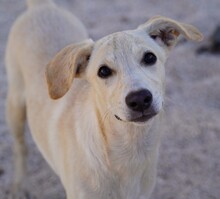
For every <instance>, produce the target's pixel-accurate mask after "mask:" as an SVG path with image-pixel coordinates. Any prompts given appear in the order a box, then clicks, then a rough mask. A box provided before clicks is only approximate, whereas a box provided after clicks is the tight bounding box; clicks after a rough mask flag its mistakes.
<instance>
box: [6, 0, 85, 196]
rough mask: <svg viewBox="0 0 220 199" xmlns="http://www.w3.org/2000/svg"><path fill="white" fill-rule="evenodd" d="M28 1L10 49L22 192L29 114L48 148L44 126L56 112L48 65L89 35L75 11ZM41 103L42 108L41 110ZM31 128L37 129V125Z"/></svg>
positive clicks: (10, 105) (10, 113) (11, 110)
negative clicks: (62, 51)
mask: <svg viewBox="0 0 220 199" xmlns="http://www.w3.org/2000/svg"><path fill="white" fill-rule="evenodd" d="M27 4H28V9H27V11H25V12H24V13H23V14H22V15H21V16H20V17H19V18H18V19H17V20H16V22H15V23H14V25H13V27H12V29H11V32H10V35H9V40H8V45H7V50H6V70H7V76H8V94H7V111H6V115H7V122H8V126H9V128H10V132H12V134H13V136H15V143H14V151H15V153H16V157H15V165H16V166H15V169H16V171H15V180H14V192H19V191H20V192H21V194H22V192H23V190H22V189H23V185H22V184H21V182H22V180H23V177H24V175H25V156H26V155H25V154H26V148H25V143H24V134H23V133H24V123H25V120H26V114H28V120H29V124H30V125H29V126H30V127H33V126H38V130H37V132H36V133H35V134H34V138H35V139H41V147H43V148H45V149H46V148H48V143H47V142H48V140H47V138H46V136H47V135H46V134H44V132H43V131H45V129H41V126H43V125H44V124H43V123H44V122H46V121H47V115H49V114H52V113H51V112H50V111H49V110H47V104H48V105H50V106H51V105H52V106H53V103H52V102H51V101H52V100H50V99H49V97H48V91H47V85H46V80H45V68H46V65H47V63H48V62H49V61H50V60H51V59H52V57H53V56H54V55H55V54H56V53H57V52H58V51H59V50H61V49H62V48H63V47H65V46H66V45H68V44H71V43H75V42H80V41H82V40H84V39H86V38H87V32H86V30H85V28H84V26H83V25H82V23H81V22H80V21H79V20H78V19H77V18H75V17H74V16H73V15H72V14H71V13H69V12H67V11H64V10H62V9H61V8H58V7H57V6H56V5H55V4H54V3H53V2H52V1H51V0H28V1H27ZM54 103H55V102H54ZM36 104H38V106H37V105H36ZM39 107H41V108H42V109H41V110H39ZM29 110H31V111H29ZM50 110H51V109H50ZM31 123H35V125H31ZM31 131H32V133H33V132H35V129H31ZM42 136H45V137H44V138H43V137H42ZM46 151H47V153H49V149H46V150H44V153H43V154H44V155H46V154H45V152H46ZM47 155H48V154H47ZM21 197H23V195H21Z"/></svg>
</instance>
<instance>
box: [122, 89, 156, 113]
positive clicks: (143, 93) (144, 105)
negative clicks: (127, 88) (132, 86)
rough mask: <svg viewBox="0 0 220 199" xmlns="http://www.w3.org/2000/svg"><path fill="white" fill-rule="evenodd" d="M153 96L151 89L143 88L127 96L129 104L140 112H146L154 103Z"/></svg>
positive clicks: (132, 108) (126, 99)
mask: <svg viewBox="0 0 220 199" xmlns="http://www.w3.org/2000/svg"><path fill="white" fill-rule="evenodd" d="M152 100H153V96H152V94H151V92H150V91H149V90H146V89H142V90H139V91H136V92H131V93H129V94H128V95H127V97H126V98H125V102H126V104H127V106H128V107H129V108H130V109H131V110H133V111H138V112H144V111H145V110H146V109H148V108H149V107H150V105H151V103H152Z"/></svg>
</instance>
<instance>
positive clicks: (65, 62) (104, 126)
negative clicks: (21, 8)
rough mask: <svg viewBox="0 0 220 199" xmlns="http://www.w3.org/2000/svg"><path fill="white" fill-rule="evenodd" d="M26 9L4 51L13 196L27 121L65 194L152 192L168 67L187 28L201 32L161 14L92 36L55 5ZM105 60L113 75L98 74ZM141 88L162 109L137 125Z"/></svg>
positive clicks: (128, 198) (131, 197)
mask: <svg viewBox="0 0 220 199" xmlns="http://www.w3.org/2000/svg"><path fill="white" fill-rule="evenodd" d="M28 6H29V9H28V10H27V11H26V12H25V13H24V14H22V15H21V16H20V17H19V18H18V19H17V21H16V22H15V24H14V25H13V28H12V30H11V33H10V36H9V41H8V46H7V52H6V65H7V74H8V83H9V89H8V96H7V119H8V125H9V128H10V131H11V132H12V133H13V135H14V137H15V144H14V146H15V149H14V151H15V154H16V157H15V178H14V186H13V195H12V198H22V197H23V198H24V197H25V194H24V192H25V185H24V182H25V178H24V176H25V172H26V169H25V156H26V155H25V154H26V148H25V145H24V137H23V132H24V122H25V119H26V117H27V120H28V124H29V127H30V131H31V133H32V136H33V138H34V141H35V142H36V144H37V146H38V148H39V150H40V151H41V153H42V154H43V156H44V158H45V159H46V160H47V162H48V163H49V164H50V166H51V167H52V168H53V170H54V171H55V172H56V174H57V175H58V176H59V177H60V179H61V182H62V184H63V186H64V188H65V191H66V194H67V198H68V199H147V198H149V196H150V194H151V192H152V190H153V187H154V184H155V176H156V164H157V155H158V148H159V143H160V132H161V130H160V128H159V123H160V116H161V112H162V106H163V100H164V87H165V75H164V64H165V62H166V59H167V56H168V54H169V51H170V49H171V47H173V46H174V44H175V43H176V41H177V38H178V36H179V35H180V34H182V35H183V36H185V37H186V38H187V39H191V40H197V41H199V40H201V39H202V35H201V33H199V31H198V30H197V29H196V28H194V27H193V26H190V25H187V24H183V23H179V22H176V21H174V20H171V19H168V18H165V17H160V16H157V17H154V18H152V19H150V20H149V21H148V22H147V23H145V24H143V25H141V26H140V27H139V28H138V29H136V30H129V31H124V32H118V33H114V34H111V35H108V36H106V37H104V38H102V39H100V40H98V41H96V42H93V41H92V40H91V39H90V40H89V39H88V35H87V33H86V30H85V28H84V26H83V25H82V24H81V22H80V21H79V20H78V19H77V18H75V17H74V16H73V15H72V14H70V13H69V12H67V11H65V10H62V9H61V8H58V7H57V6H56V5H55V4H54V3H53V2H52V1H49V0H44V1H43V0H29V1H28ZM152 38H153V39H152ZM146 51H151V52H153V53H154V54H155V55H156V57H157V62H156V63H155V64H154V65H153V66H145V65H144V64H143V63H141V60H142V57H143V54H144V53H145V52H146ZM103 65H108V66H109V67H110V68H111V69H112V70H113V74H112V76H110V77H108V78H107V79H103V78H100V77H98V70H99V68H100V66H103ZM139 89H148V90H149V91H151V93H152V95H153V102H152V109H154V111H155V113H156V114H157V115H156V116H154V117H153V118H151V119H149V120H147V121H146V122H133V121H132V119H133V117H140V116H139V115H138V114H137V113H133V112H131V111H130V110H129V108H128V107H127V105H126V103H125V98H126V96H127V95H128V93H130V92H133V91H137V90H139ZM51 98H53V99H51ZM54 99H56V100H54ZM116 116H118V118H116ZM119 118H120V119H119Z"/></svg>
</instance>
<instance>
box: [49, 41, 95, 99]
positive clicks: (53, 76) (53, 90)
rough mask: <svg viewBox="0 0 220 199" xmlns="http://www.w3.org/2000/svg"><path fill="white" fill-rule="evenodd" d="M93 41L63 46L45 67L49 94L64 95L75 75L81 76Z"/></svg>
mask: <svg viewBox="0 0 220 199" xmlns="http://www.w3.org/2000/svg"><path fill="white" fill-rule="evenodd" d="M93 45H94V42H93V41H92V40H91V39H89V40H86V41H83V42H80V43H77V44H70V45H69V46H66V47H65V48H63V49H62V50H61V51H60V52H58V53H57V54H56V56H55V57H54V58H53V59H52V61H51V62H50V63H49V64H48V65H47V67H46V73H45V74H46V79H47V85H48V91H49V95H50V97H51V98H52V99H58V98H60V97H62V96H64V95H65V93H66V92H67V91H68V90H69V88H70V86H71V85H72V82H73V79H74V78H75V77H82V76H83V74H84V71H85V69H86V67H87V65H88V62H89V57H90V55H91V53H92V49H93Z"/></svg>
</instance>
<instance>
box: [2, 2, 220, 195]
mask: <svg viewBox="0 0 220 199" xmlns="http://www.w3.org/2000/svg"><path fill="white" fill-rule="evenodd" d="M56 3H57V4H59V5H60V6H62V7H65V8H66V9H68V10H70V11H72V12H73V13H75V15H76V16H78V17H79V18H80V20H81V21H82V22H83V23H84V24H85V26H86V28H87V30H88V32H89V34H90V36H91V37H92V38H93V39H94V40H97V39H99V38H100V37H103V36H105V35H107V34H110V33H113V32H116V31H121V30H125V29H133V28H136V27H137V26H138V25H139V24H141V23H144V22H146V21H147V20H148V19H149V18H150V17H152V16H154V15H158V14H159V15H164V16H168V17H171V18H173V19H176V20H179V21H182V22H185V23H191V24H193V25H195V26H197V27H198V28H199V29H200V30H201V32H202V33H203V34H204V36H205V40H204V41H203V42H202V43H199V44H197V43H192V42H186V41H185V40H181V42H180V43H179V44H178V45H177V46H176V48H175V49H174V50H173V51H172V52H171V55H170V58H169V60H168V62H167V64H166V74H167V90H166V96H167V97H166V105H165V115H164V120H163V123H162V125H163V138H162V142H161V148H160V157H159V164H158V177H157V184H156V187H155V190H154V193H153V195H152V197H151V198H152V199H219V198H220V54H219V48H220V47H219V46H220V30H219V31H216V32H215V30H216V28H217V26H218V25H220V1H219V0H210V1H207V0H169V1H164V0H135V1H134V0H92V1H91V0H56ZM25 9H26V5H25V1H24V0H0V199H7V195H8V192H9V187H10V184H11V182H12V177H13V165H12V157H13V156H12V145H13V142H12V137H11V136H10V134H9V133H8V129H7V126H6V123H5V114H4V112H5V98H6V92H7V81H6V74H5V68H4V67H5V65H4V54H5V46H6V42H7V37H8V33H9V30H10V27H11V26H12V23H13V22H14V20H15V19H16V17H17V16H18V15H19V14H20V13H22V12H23V11H24V10H25ZM214 32H215V33H214ZM26 139H27V143H28V147H29V158H28V178H27V180H28V184H29V190H30V191H31V192H32V193H33V194H34V195H36V196H37V198H39V199H48V198H50V199H64V198H65V194H64V191H63V188H62V186H61V184H60V182H59V179H58V178H57V177H56V175H55V174H54V173H53V171H52V170H51V169H50V168H49V166H48V165H47V163H46V162H45V161H44V160H43V158H42V156H41V155H40V153H39V152H38V150H37V148H36V146H35V144H34V143H33V141H32V138H31V135H30V133H29V132H28V128H27V131H26Z"/></svg>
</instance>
